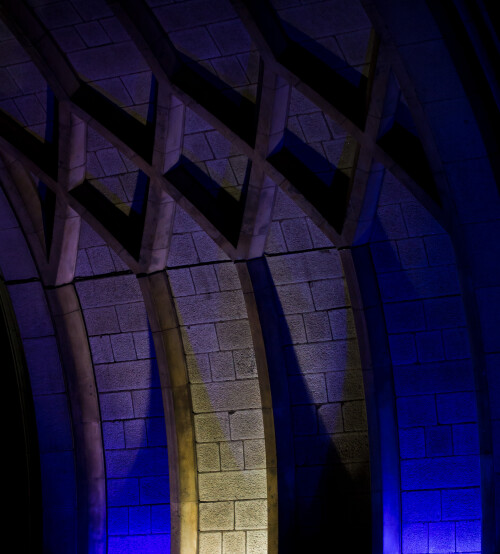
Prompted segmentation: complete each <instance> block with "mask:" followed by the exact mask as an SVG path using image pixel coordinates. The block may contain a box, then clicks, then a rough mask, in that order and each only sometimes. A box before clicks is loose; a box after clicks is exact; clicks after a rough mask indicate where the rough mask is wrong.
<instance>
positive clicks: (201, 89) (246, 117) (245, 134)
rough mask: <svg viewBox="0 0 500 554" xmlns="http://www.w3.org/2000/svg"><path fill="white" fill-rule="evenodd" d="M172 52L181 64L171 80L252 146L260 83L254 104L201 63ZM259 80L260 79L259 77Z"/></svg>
mask: <svg viewBox="0 0 500 554" xmlns="http://www.w3.org/2000/svg"><path fill="white" fill-rule="evenodd" d="M172 48H173V47H172ZM175 54H176V56H178V58H179V60H180V62H181V63H179V65H178V70H177V71H176V72H175V73H174V74H173V75H172V82H173V83H174V84H176V85H177V86H179V87H180V88H181V89H182V90H183V91H184V92H186V93H187V94H189V96H191V98H194V99H195V100H196V101H197V102H198V103H199V104H200V105H201V106H203V107H204V108H205V109H206V110H208V111H209V112H210V113H212V114H213V115H215V117H217V119H219V120H220V121H222V123H224V125H226V126H227V127H229V128H230V129H231V130H232V131H233V132H234V133H236V134H237V135H238V136H239V137H240V138H241V139H243V140H244V141H245V142H246V143H247V144H249V145H250V146H253V145H254V144H255V135H256V132H257V121H258V117H257V116H258V112H259V102H260V94H261V88H260V85H259V90H258V96H257V103H253V102H251V101H250V100H249V99H248V98H245V97H244V96H243V95H242V94H240V93H239V92H237V91H236V90H234V89H232V88H230V87H229V85H228V84H227V83H225V82H224V81H222V80H221V79H219V78H218V77H217V76H216V75H214V74H213V73H212V72H210V71H208V69H205V68H204V67H203V66H202V65H201V64H199V63H197V62H196V61H194V60H192V59H191V58H189V57H188V56H186V55H185V54H181V53H180V52H177V51H176V52H175ZM261 66H262V64H261ZM260 72H262V67H261V69H260ZM259 82H261V80H260V79H259Z"/></svg>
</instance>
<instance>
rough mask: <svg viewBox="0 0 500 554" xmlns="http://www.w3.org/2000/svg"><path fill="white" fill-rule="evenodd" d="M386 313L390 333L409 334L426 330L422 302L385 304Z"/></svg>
mask: <svg viewBox="0 0 500 554" xmlns="http://www.w3.org/2000/svg"><path fill="white" fill-rule="evenodd" d="M384 313H385V320H386V324H387V331H388V332H389V333H405V332H406V333H408V332H414V331H421V330H425V328H426V322H425V318H424V310H423V306H422V303H421V302H397V303H394V304H385V305H384Z"/></svg>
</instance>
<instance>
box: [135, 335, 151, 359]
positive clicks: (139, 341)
mask: <svg viewBox="0 0 500 554" xmlns="http://www.w3.org/2000/svg"><path fill="white" fill-rule="evenodd" d="M133 337H134V348H135V352H136V355H137V358H138V359H139V360H144V359H146V358H154V356H155V351H154V344H153V337H152V336H151V333H150V332H148V331H138V332H136V333H133Z"/></svg>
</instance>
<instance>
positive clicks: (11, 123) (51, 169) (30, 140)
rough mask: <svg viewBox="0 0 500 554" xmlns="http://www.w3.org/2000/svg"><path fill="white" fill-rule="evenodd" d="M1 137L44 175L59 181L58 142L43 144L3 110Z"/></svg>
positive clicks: (0, 116)
mask: <svg viewBox="0 0 500 554" xmlns="http://www.w3.org/2000/svg"><path fill="white" fill-rule="evenodd" d="M55 111H57V110H55ZM0 137H2V138H3V139H4V140H5V141H6V142H8V143H9V144H11V145H12V146H14V148H16V150H18V151H19V152H20V153H21V155H23V156H25V157H26V158H28V159H29V160H32V161H33V162H34V163H35V164H36V165H37V166H38V167H39V168H40V169H41V170H42V171H43V172H44V173H46V174H47V175H49V176H50V177H52V178H53V179H54V180H57V166H58V159H59V155H58V151H57V146H58V145H57V140H55V141H54V142H42V141H41V140H39V139H38V138H36V136H35V135H33V134H32V133H30V132H29V131H27V130H26V129H24V127H23V126H22V125H21V124H20V123H18V122H17V121H16V120H15V119H13V118H12V117H11V116H9V115H8V114H7V113H5V112H4V111H3V110H0Z"/></svg>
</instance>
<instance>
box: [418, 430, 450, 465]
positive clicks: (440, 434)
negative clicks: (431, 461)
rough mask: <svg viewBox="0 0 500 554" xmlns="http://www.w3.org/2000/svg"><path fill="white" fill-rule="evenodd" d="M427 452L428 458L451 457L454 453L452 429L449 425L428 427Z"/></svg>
mask: <svg viewBox="0 0 500 554" xmlns="http://www.w3.org/2000/svg"><path fill="white" fill-rule="evenodd" d="M425 451H426V454H427V456H428V457H429V458H430V457H435V456H450V455H451V454H452V453H453V446H452V440H451V428H450V426H449V425H438V426H437V427H426V429H425Z"/></svg>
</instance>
